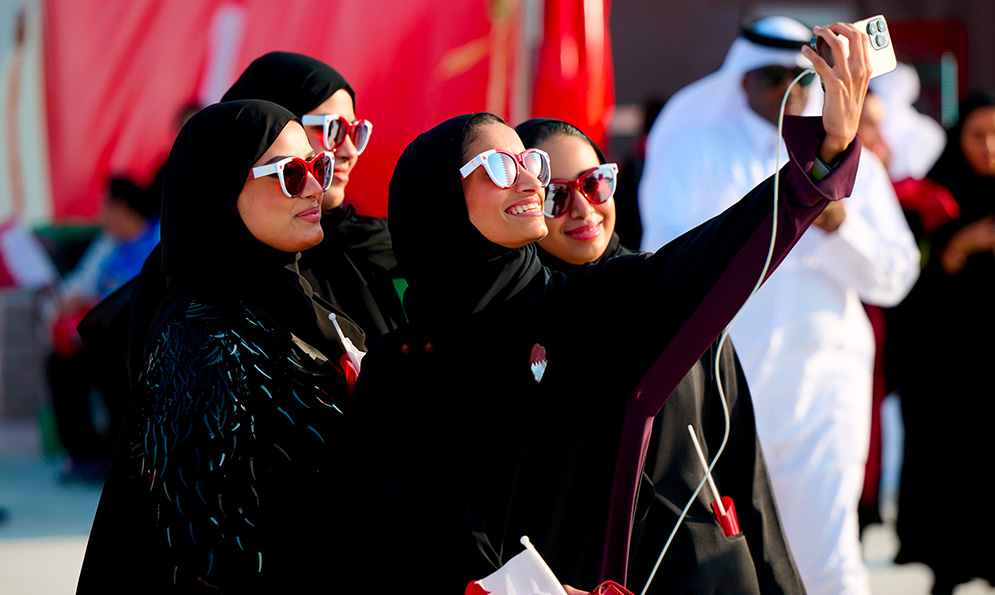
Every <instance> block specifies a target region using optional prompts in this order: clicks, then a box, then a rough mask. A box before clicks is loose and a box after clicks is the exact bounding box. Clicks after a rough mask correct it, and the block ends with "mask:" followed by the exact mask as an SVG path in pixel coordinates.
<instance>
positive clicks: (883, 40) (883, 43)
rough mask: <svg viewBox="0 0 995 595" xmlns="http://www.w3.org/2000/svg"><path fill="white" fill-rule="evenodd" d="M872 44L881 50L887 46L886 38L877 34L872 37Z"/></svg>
mask: <svg viewBox="0 0 995 595" xmlns="http://www.w3.org/2000/svg"><path fill="white" fill-rule="evenodd" d="M874 42H875V43H876V44H877V47H878V48H883V47H885V46H887V45H888V38H887V37H885V36H884V35H881V34H880V33H879V34H878V35H875V36H874Z"/></svg>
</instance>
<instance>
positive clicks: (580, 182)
mask: <svg viewBox="0 0 995 595" xmlns="http://www.w3.org/2000/svg"><path fill="white" fill-rule="evenodd" d="M617 178H618V165H616V164H614V163H605V164H602V165H599V166H598V167H594V168H591V169H589V170H587V171H586V172H584V173H582V174H580V176H578V177H577V179H576V180H550V181H549V185H548V186H546V200H545V201H544V202H543V203H542V212H543V214H545V215H546V216H547V217H549V218H550V219H555V218H557V217H562V216H563V215H566V213H567V211H569V210H570V205H571V203H572V200H573V191H574V190H576V191H577V192H579V193H580V194H581V196H583V197H584V198H586V199H587V201H588V202H590V203H591V204H595V205H598V204H601V203H603V202H605V201H607V200H608V199H609V198H611V197H612V196H614V195H615V180H616V179H617Z"/></svg>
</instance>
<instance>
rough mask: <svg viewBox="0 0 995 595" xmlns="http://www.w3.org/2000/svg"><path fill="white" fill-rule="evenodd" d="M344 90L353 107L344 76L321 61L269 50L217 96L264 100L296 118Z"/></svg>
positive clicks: (354, 94) (353, 101) (351, 91)
mask: <svg viewBox="0 0 995 595" xmlns="http://www.w3.org/2000/svg"><path fill="white" fill-rule="evenodd" d="M340 89H345V90H346V91H348V92H349V95H350V96H351V97H352V105H353V108H355V107H356V93H355V92H354V91H353V90H352V87H350V86H349V83H348V82H346V80H345V77H343V76H342V75H341V74H339V73H338V71H336V70H335V69H334V68H332V67H331V66H329V65H328V64H325V63H324V62H322V61H321V60H315V59H314V58H312V57H310V56H305V55H303V54H293V53H290V52H270V53H268V54H263V55H262V56H260V57H258V58H256V59H255V60H253V61H252V63H251V64H249V66H248V67H247V68H246V69H245V71H243V72H242V75H241V76H240V77H238V80H237V81H235V83H234V84H233V85H232V86H231V88H229V89H228V91H227V92H226V93H225V94H224V96H223V97H222V98H221V101H222V102H226V101H235V100H238V99H265V100H266V101H272V102H273V103H275V104H277V105H282V106H283V107H285V108H287V109H288V110H290V111H291V112H293V114H294V115H295V116H297V117H298V118H300V117H301V116H303V115H304V114H306V113H308V112H309V111H311V110H313V109H314V108H316V107H318V106H319V105H321V104H322V103H323V102H324V101H325V100H326V99H328V98H329V97H331V96H332V95H333V94H335V92H336V91H338V90H340Z"/></svg>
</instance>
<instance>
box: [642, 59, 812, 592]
mask: <svg viewBox="0 0 995 595" xmlns="http://www.w3.org/2000/svg"><path fill="white" fill-rule="evenodd" d="M813 73H815V69H813V68H811V67H809V68H806V69H805V70H803V71H802V73H801V74H799V75H798V76H796V77H795V78H794V80H792V81H791V84H789V85H788V89H787V90H786V91H785V92H784V97H783V98H782V99H781V110H780V112H779V113H778V116H777V143H776V144H777V149H776V150H775V152H774V209H773V212H772V215H771V229H770V246H769V247H768V248H767V258H766V260H765V261H764V266H763V270H762V271H760V277H759V278H758V279H757V282H756V284H755V285H754V286H753V289H752V290H751V291H750V295H749V296H748V297H747V298H746V301H745V302H743V305H742V306H740V308H739V310H738V311H737V312H736V315H735V316H733V317H732V320H731V321H730V322H729V324H727V325H726V328H725V330H724V331H722V335H721V337H720V338H719V344H718V348H717V349H716V350H715V365H714V375H715V384H716V387H717V388H718V392H719V401H720V402H721V403H722V415H723V416H724V419H725V430H724V432H723V434H722V442H721V444H720V445H719V448H718V450H716V451H715V456H714V457H713V458H712V462H711V463H710V464H709V465H708V470H707V471H706V473H705V476H704V477H702V478H701V481H700V482H698V487H696V488H695V489H694V492H693V493H692V494H691V498H690V499H688V503H687V505H685V506H684V509H683V510H681V515H680V516H679V517H677V522H676V523H675V524H674V529H673V530H672V531H671V532H670V536H669V537H667V542H666V543H665V544H664V545H663V550H661V551H660V556H659V557H658V558H657V560H656V564H654V565H653V570H652V571H651V572H650V575H649V578H647V579H646V585H645V586H644V587H643V590H642V591H641V592H640V595H646V592H647V591H648V590H649V588H650V584H651V583H652V582H653V579H654V577H656V571H657V570H658V569H659V568H660V564H661V563H662V562H663V556H664V555H666V553H667V550H668V549H669V548H670V544H671V542H672V541H673V540H674V537H675V536H676V535H677V530H678V529H679V528H680V526H681V523H683V522H684V518H685V517H686V516H687V514H688V511H689V510H690V509H691V505H692V504H694V501H695V500H697V499H698V494H699V493H700V492H701V489H702V488H703V487H704V485H705V482H707V481H708V478H709V477H711V475H712V470H713V469H714V468H715V465H716V463H718V462H719V457H721V456H722V453H723V452H724V451H725V448H726V444H727V443H728V442H729V429H730V419H729V403H728V401H727V399H726V393H725V391H724V390H723V389H722V378H721V375H720V364H721V362H722V348H723V347H724V346H725V342H726V339H727V338H728V337H729V329H730V328H732V325H733V324H735V323H736V321H737V320H738V319H739V315H740V314H742V313H743V310H744V309H745V308H746V305H747V304H749V303H750V300H751V299H753V296H754V294H756V293H757V290H758V289H760V286H761V285H762V284H763V281H764V279H765V278H766V277H767V271H768V270H770V263H771V260H773V258H774V243H775V241H776V240H777V201H778V195H779V190H780V187H781V167H780V163H781V138H782V136H781V135H782V132H783V127H784V107H785V105H787V103H788V94H789V93H791V89H792V88H794V86H795V84H797V83H798V81H799V80H801V79H802V77H804V76H806V75H809V74H813Z"/></svg>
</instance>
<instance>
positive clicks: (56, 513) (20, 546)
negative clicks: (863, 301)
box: [0, 421, 995, 595]
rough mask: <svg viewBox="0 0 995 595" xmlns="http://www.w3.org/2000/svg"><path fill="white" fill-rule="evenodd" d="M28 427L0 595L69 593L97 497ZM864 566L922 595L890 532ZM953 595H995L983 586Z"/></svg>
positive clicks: (898, 592) (8, 437) (925, 573)
mask: <svg viewBox="0 0 995 595" xmlns="http://www.w3.org/2000/svg"><path fill="white" fill-rule="evenodd" d="M39 443H40V441H39V438H38V432H37V431H36V430H35V428H34V427H33V426H32V425H24V424H10V423H6V424H5V423H3V422H2V421H0V507H2V508H5V509H6V511H7V519H6V520H5V521H4V522H2V523H0V595H62V594H67V593H73V592H74V590H75V586H76V578H77V576H78V574H79V568H80V564H81V561H82V558H83V551H84V549H85V547H86V535H87V532H88V531H89V529H90V522H91V520H92V519H93V513H94V511H95V510H96V507H97V500H98V498H99V496H100V490H99V488H98V487H96V486H92V485H71V486H66V485H60V484H59V483H58V482H57V481H56V477H57V475H58V462H57V461H46V460H45V459H44V458H43V457H42V455H41V453H40V448H39V446H38V444H39ZM864 537H865V542H864V545H865V550H866V551H865V558H866V559H867V563H868V565H869V567H870V569H871V589H872V592H873V594H874V595H928V594H929V588H930V586H931V584H932V573H931V572H930V570H929V569H928V568H926V567H925V566H922V565H917V564H910V565H906V566H895V565H894V564H892V563H891V559H892V556H893V555H894V553H895V551H896V550H897V547H898V546H897V542H896V540H895V534H894V531H893V530H892V529H891V527H890V526H889V525H877V526H873V527H871V528H869V529H868V531H867V532H866V533H865V536H864ZM955 595H995V589H993V588H991V587H989V586H988V584H987V583H985V582H983V581H976V582H974V583H969V584H967V585H962V586H961V587H959V588H958V590H957V591H956V592H955Z"/></svg>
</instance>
